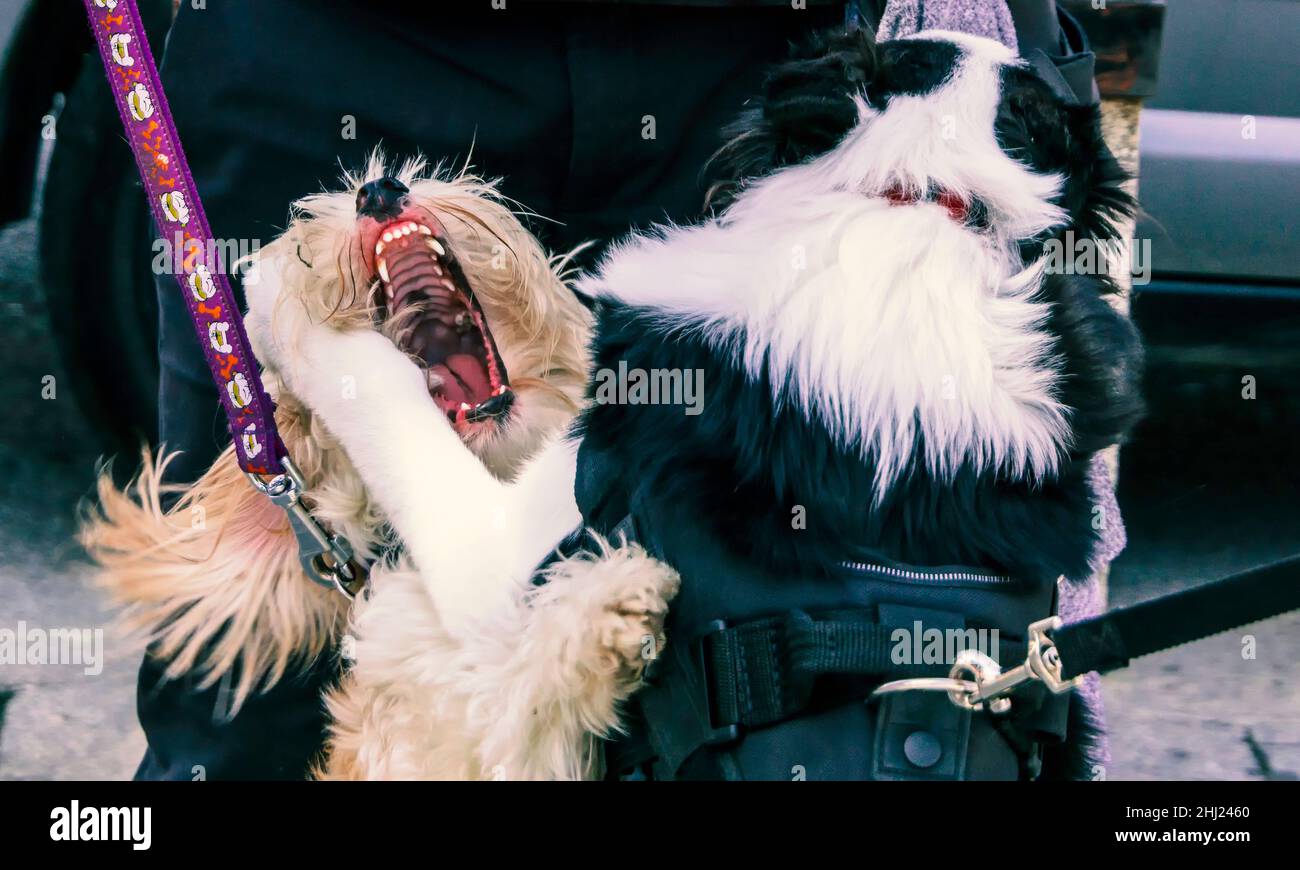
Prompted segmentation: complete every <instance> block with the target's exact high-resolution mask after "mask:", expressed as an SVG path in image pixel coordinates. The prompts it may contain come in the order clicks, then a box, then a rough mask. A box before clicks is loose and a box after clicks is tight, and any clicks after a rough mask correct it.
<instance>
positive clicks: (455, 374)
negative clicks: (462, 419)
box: [429, 353, 492, 408]
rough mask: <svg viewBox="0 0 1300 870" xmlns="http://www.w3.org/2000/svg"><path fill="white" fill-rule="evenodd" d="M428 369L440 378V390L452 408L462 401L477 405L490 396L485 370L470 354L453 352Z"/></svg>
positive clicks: (490, 391)
mask: <svg viewBox="0 0 1300 870" xmlns="http://www.w3.org/2000/svg"><path fill="white" fill-rule="evenodd" d="M429 370H430V371H432V372H433V373H434V374H436V375H438V377H439V378H441V379H442V389H441V392H442V394H443V396H445V397H446V401H447V403H448V404H449V405H450V406H451V407H452V408H458V407H460V405H461V403H462V402H465V403H468V404H470V405H477V404H479V403H481V402H485V401H487V400H488V399H489V398H490V397H491V393H492V385H491V384H490V383H489V381H488V379H487V372H485V371H483V364H482V363H481V362H479V361H478V360H477V359H476V358H475V357H474V356H473V355H471V354H468V353H454V354H452V355H451V356H449V357H447V359H446V360H444V361H443V362H440V363H437V364H436V365H432V366H430V367H429ZM462 383H464V386H461V384H462ZM466 388H468V389H466Z"/></svg>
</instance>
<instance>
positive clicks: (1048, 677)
mask: <svg viewBox="0 0 1300 870" xmlns="http://www.w3.org/2000/svg"><path fill="white" fill-rule="evenodd" d="M1060 627H1061V617H1059V616H1049V617H1047V618H1046V619H1040V620H1038V621H1037V622H1033V623H1030V625H1029V630H1028V635H1029V641H1028V652H1027V654H1026V655H1025V661H1024V662H1023V663H1022V664H1020V665H1018V666H1017V667H1014V668H1012V669H1011V670H1009V671H1007V672H1005V673H1003V672H1002V670H1001V668H1000V667H998V664H997V662H995V661H993V659H991V658H989V657H988V656H987V655H985V654H984V653H981V652H979V651H978V650H972V649H968V650H963V651H962V652H961V654H960V655H958V656H957V661H956V663H955V664H954V665H953V669H952V674H951V675H950V676H952V677H953V678H954V679H957V678H960V677H967V678H969V679H970V680H971V681H972V682H974V684H975V689H974V691H972V692H970V693H969V694H967V695H964V696H959V695H958V693H956V692H951V693H949V697H950V698H952V702H953V703H954V704H956V705H957V706H959V707H968V708H969V709H974V710H978V709H980V705H982V704H983V703H985V702H987V703H988V705H989V711H990V712H992V713H996V714H1003V713H1006V712H1008V711H1010V709H1011V698H1010V697H1009V696H1010V695H1012V694H1013V693H1014V692H1015V691H1016V689H1018V688H1019V687H1020V686H1022V685H1024V684H1025V683H1029V682H1034V681H1037V682H1040V683H1042V684H1043V685H1044V686H1046V687H1047V689H1048V690H1049V691H1050V692H1051V693H1052V694H1054V695H1059V694H1061V693H1062V692H1068V691H1069V690H1070V689H1073V688H1074V687H1075V686H1077V685H1079V684H1080V683H1081V682H1082V679H1083V678H1082V677H1075V678H1074V679H1072V680H1063V679H1061V656H1060V653H1059V652H1057V649H1056V644H1055V643H1054V642H1053V641H1052V638H1051V637H1050V636H1049V635H1048V632H1049V631H1053V630H1055V629H1058V628H1060Z"/></svg>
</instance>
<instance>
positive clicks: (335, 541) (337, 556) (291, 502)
mask: <svg viewBox="0 0 1300 870" xmlns="http://www.w3.org/2000/svg"><path fill="white" fill-rule="evenodd" d="M281 464H282V465H283V466H284V471H285V473H284V474H277V475H276V476H275V477H273V478H271V479H270V480H267V481H263V480H262V479H261V478H260V477H258V476H257V475H255V474H249V475H248V479H249V480H251V481H252V482H253V486H255V487H257V488H258V489H259V490H261V491H262V492H264V493H266V496H267V498H269V499H271V501H272V503H274V504H276V505H278V506H279V507H281V508H283V509H284V512H285V513H286V514H287V515H288V517H289V526H290V527H291V528H292V529H293V535H294V537H295V538H296V539H297V541H298V562H299V564H301V565H302V569H303V571H305V572H306V574H307V576H308V577H310V578H311V579H312V580H314V581H315V582H317V583H319V584H320V585H322V586H329V587H331V588H333V589H337V590H338V591H339V592H341V593H343V594H344V595H346V596H347V597H348V598H355V597H356V595H357V593H358V592H360V591H361V589H362V587H364V585H365V579H366V578H365V572H364V571H363V570H362V569H361V566H360V565H358V564H357V563H356V562H355V561H354V560H353V558H352V555H353V554H352V545H351V544H350V543H349V542H348V539H347V538H345V537H343V536H342V535H337V534H335V535H331V534H330V533H329V532H327V531H326V530H325V528H324V526H322V525H321V524H320V523H319V522H317V520H316V518H315V517H313V516H312V515H311V511H309V510H308V509H307V506H306V505H305V504H303V501H302V495H303V492H305V491H306V488H307V487H306V484H305V483H304V481H303V477H302V472H301V471H299V470H298V466H296V465H294V464H293V461H292V460H291V459H289V457H287V456H286V457H285V458H284V459H283V461H282V463H281Z"/></svg>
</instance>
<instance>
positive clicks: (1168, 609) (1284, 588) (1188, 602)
mask: <svg viewBox="0 0 1300 870" xmlns="http://www.w3.org/2000/svg"><path fill="white" fill-rule="evenodd" d="M1297 608H1300V556H1293V557H1291V558H1289V559H1284V560H1282V561H1280V562H1274V563H1273V564H1271V565H1265V566H1263V567H1261V568H1253V569H1251V570H1249V571H1243V572H1241V573H1240V574H1233V575H1231V576H1228V577H1224V578H1223V579H1222V580H1216V581H1214V582H1213V583H1206V584H1204V585H1202V586H1197V587H1195V588H1192V589H1186V590H1183V591H1182V592H1176V593H1174V594H1173V595H1164V596H1161V597H1160V598H1154V599H1152V600H1150V601H1144V602H1142V603H1141V604H1135V605H1133V606H1132V607H1124V608H1120V609H1118V610H1112V611H1110V612H1109V613H1106V614H1103V615H1102V616H1097V617H1094V618H1092V619H1087V620H1084V621H1082V622H1076V623H1072V624H1070V625H1067V626H1065V627H1064V628H1059V629H1057V630H1056V631H1054V632H1052V640H1054V641H1055V642H1056V649H1057V652H1058V653H1059V654H1060V657H1061V664H1062V674H1061V676H1062V678H1063V679H1067V680H1068V679H1071V678H1073V677H1077V676H1079V675H1080V674H1086V673H1088V672H1089V671H1098V672H1099V673H1103V674H1104V673H1106V672H1107V671H1113V670H1116V669H1118V668H1123V667H1127V666H1128V663H1129V661H1130V660H1131V659H1135V658H1137V657H1139V656H1144V655H1149V654H1150V653H1153V652H1159V651H1160V650H1166V649H1170V648H1171V647H1176V646H1181V645H1182V644H1185V643H1190V642H1191V641H1194V640H1200V639H1201V638H1204V637H1209V636H1210V635H1214V634H1218V633H1219V632H1223V631H1228V630H1229V629H1233V628H1237V627H1238V626H1241V625H1245V624H1247V623H1250V622H1255V621H1257V620H1260V619H1267V618H1268V617H1270V616H1276V615H1278V614H1280V613H1286V612H1288V611H1291V610H1295V609H1297Z"/></svg>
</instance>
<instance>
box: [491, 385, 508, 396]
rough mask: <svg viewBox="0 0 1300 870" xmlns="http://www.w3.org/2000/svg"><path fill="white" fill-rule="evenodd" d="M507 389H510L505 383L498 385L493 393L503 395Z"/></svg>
mask: <svg viewBox="0 0 1300 870" xmlns="http://www.w3.org/2000/svg"><path fill="white" fill-rule="evenodd" d="M507 389H508V388H507V387H506V385H505V384H502V385H501V386H499V387H497V388H496V389H495V390H493V391H492V395H494V396H502V395H505V392H506V390H507Z"/></svg>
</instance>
